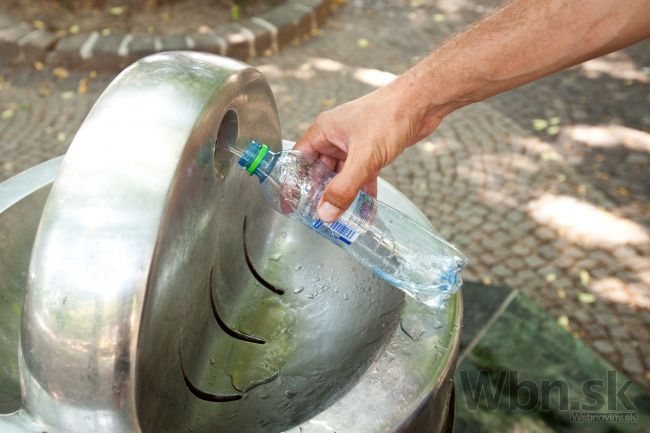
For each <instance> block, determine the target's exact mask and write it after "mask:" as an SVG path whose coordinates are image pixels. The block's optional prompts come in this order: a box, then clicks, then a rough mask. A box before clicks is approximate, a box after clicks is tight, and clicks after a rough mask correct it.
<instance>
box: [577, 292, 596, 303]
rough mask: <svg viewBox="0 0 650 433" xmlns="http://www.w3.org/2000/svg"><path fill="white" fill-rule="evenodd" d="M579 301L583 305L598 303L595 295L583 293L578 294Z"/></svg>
mask: <svg viewBox="0 0 650 433" xmlns="http://www.w3.org/2000/svg"><path fill="white" fill-rule="evenodd" d="M578 300H580V302H582V303H583V304H592V303H594V302H596V295H594V294H593V293H585V292H581V293H578Z"/></svg>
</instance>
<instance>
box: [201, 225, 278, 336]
mask: <svg viewBox="0 0 650 433" xmlns="http://www.w3.org/2000/svg"><path fill="white" fill-rule="evenodd" d="M244 221H245V220H244ZM213 271H214V268H210V284H209V285H208V288H209V290H210V305H211V306H212V313H213V314H214V318H215V320H216V321H217V323H218V324H219V327H220V328H221V329H222V330H223V331H224V332H225V333H226V334H228V335H230V336H231V337H233V338H237V339H238V340H242V341H247V342H249V343H255V344H264V343H266V341H264V339H263V338H259V337H255V336H254V335H249V334H245V333H243V332H239V331H236V330H234V329H231V328H230V327H229V326H228V325H226V323H225V322H224V321H223V319H222V318H221V316H220V315H219V310H218V309H217V303H216V301H215V300H214V287H212V282H213V277H212V273H213Z"/></svg>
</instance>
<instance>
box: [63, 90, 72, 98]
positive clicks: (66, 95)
mask: <svg viewBox="0 0 650 433" xmlns="http://www.w3.org/2000/svg"><path fill="white" fill-rule="evenodd" d="M61 98H62V99H72V98H74V92H70V91H68V92H63V93H62V94H61Z"/></svg>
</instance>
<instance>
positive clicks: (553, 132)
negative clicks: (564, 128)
mask: <svg viewBox="0 0 650 433" xmlns="http://www.w3.org/2000/svg"><path fill="white" fill-rule="evenodd" d="M546 133H547V134H548V135H557V134H559V133H560V127H559V126H557V125H553V126H549V127H548V128H547V129H546Z"/></svg>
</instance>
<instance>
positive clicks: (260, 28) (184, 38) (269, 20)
mask: <svg viewBox="0 0 650 433" xmlns="http://www.w3.org/2000/svg"><path fill="white" fill-rule="evenodd" d="M342 3H344V2H343V1H341V0H287V1H286V3H283V4H282V5H279V6H278V7H275V8H273V9H271V10H269V11H268V12H266V13H264V14H261V15H259V16H255V17H252V18H250V19H246V20H244V21H242V22H239V23H231V24H227V25H226V26H223V27H222V28H219V29H218V30H217V31H216V32H214V33H192V34H186V35H185V34H183V35H164V36H156V35H148V36H135V35H131V34H109V35H106V36H104V35H101V34H100V33H98V32H92V33H90V34H74V35H67V36H63V37H57V36H56V35H54V34H53V33H50V32H48V31H46V30H41V29H34V28H32V27H31V26H29V25H27V24H26V23H24V22H21V21H18V20H15V19H14V18H12V17H10V16H8V15H2V14H0V57H2V58H4V59H6V60H7V62H8V63H10V64H33V63H34V62H35V61H41V62H45V63H47V64H48V65H50V66H55V67H56V66H59V67H65V68H78V69H87V70H91V69H94V70H102V71H119V70H122V69H123V68H124V67H126V66H127V65H129V64H131V63H132V62H134V61H135V60H137V59H139V58H141V57H144V56H147V55H149V54H153V53H156V52H160V51H173V50H196V51H205V52H210V53H216V54H220V55H223V56H228V57H232V58H235V59H239V60H250V59H252V58H254V57H257V56H262V55H272V54H274V53H277V52H278V51H279V50H280V49H282V48H284V47H286V46H287V45H290V44H294V43H298V42H300V41H301V40H305V39H308V38H309V37H311V36H313V35H315V34H317V33H318V29H319V28H321V27H322V26H323V25H324V24H325V21H326V20H327V17H328V16H329V14H330V13H331V11H333V10H334V9H336V8H337V7H338V5H340V4H342Z"/></svg>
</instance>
